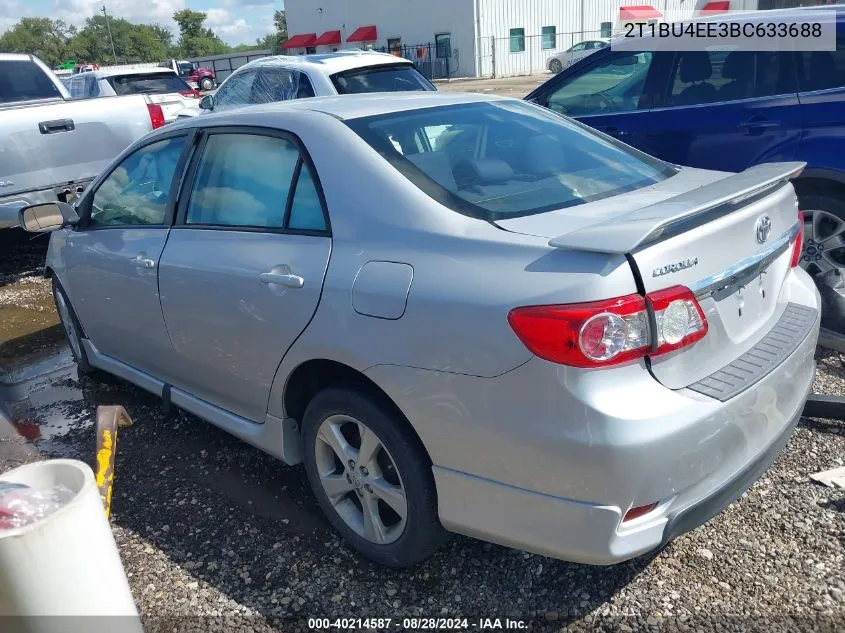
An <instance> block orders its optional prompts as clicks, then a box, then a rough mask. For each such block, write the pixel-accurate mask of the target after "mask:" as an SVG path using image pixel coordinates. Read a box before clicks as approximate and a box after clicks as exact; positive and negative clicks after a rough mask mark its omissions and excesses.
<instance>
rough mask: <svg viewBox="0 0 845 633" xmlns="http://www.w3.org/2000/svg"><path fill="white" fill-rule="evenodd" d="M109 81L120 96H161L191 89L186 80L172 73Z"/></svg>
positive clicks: (113, 78) (110, 78)
mask: <svg viewBox="0 0 845 633" xmlns="http://www.w3.org/2000/svg"><path fill="white" fill-rule="evenodd" d="M107 81H108V82H109V84H110V85H111V87H112V88H114V91H115V92H116V93H117V94H118V95H138V94H143V95H161V94H168V93H173V92H184V91H185V90H190V89H191V88H190V86H188V84H186V83H185V80H184V79H182V78H181V77H179V76H178V75H177V74H176V73H172V72H164V73H149V74H144V75H114V76H112V77H108V78H107Z"/></svg>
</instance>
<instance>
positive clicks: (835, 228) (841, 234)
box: [800, 210, 845, 276]
mask: <svg viewBox="0 0 845 633" xmlns="http://www.w3.org/2000/svg"><path fill="white" fill-rule="evenodd" d="M800 264H801V267H802V268H804V269H805V270H806V271H807V272H808V273H810V274H811V275H814V276H815V275H823V274H825V273H829V272H831V271H833V270H837V269H838V270H842V269H843V268H845V221H843V220H842V219H841V218H839V217H838V216H836V215H834V214H832V213H829V212H827V211H821V210H814V211H804V243H803V246H802V249H801V262H800Z"/></svg>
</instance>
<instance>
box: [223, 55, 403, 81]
mask: <svg viewBox="0 0 845 633" xmlns="http://www.w3.org/2000/svg"><path fill="white" fill-rule="evenodd" d="M385 64H411V62H410V61H409V60H407V59H403V58H401V57H396V56H395V55H390V54H388V53H379V52H377V51H362V50H357V49H356V50H346V51H337V52H335V53H321V54H320V53H318V54H315V55H272V56H270V57H262V58H260V59H255V60H253V61H251V62H249V63H248V64H245V65H243V66H241V68H239V69H238V70H243V69H246V68H263V67H267V66H283V67H287V68H291V67H297V68H300V69H302V70H312V71H316V72H319V73H323V74H327V75H329V74H331V75H333V74H335V73H339V72H343V71H345V70H354V69H355V68H366V67H368V66H382V65H385Z"/></svg>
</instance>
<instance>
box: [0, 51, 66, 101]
mask: <svg viewBox="0 0 845 633" xmlns="http://www.w3.org/2000/svg"><path fill="white" fill-rule="evenodd" d="M61 96H62V93H61V92H60V91H59V89H58V88H57V87H56V86H55V85H53V82H52V81H50V78H49V77H47V75H46V74H45V73H44V71H43V70H41V68H39V67H38V65H37V64H34V63H32V62H30V61H2V62H0V103H15V102H17V101H29V100H31V99H55V98H56V97H61Z"/></svg>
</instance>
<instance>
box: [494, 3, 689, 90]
mask: <svg viewBox="0 0 845 633" xmlns="http://www.w3.org/2000/svg"><path fill="white" fill-rule="evenodd" d="M478 3H479V26H480V28H479V35H480V41H479V46H478V55H479V74H480V75H482V76H490V75H493V74H495V75H496V76H498V77H506V76H509V75H519V74H528V73H537V72H545V70H546V64H547V61H546V60H547V59H548V58H549V57H551V56H552V55H555V54H557V53H559V52H561V51H564V50H566V49H568V48H569V47H570V46H572V45H574V44H577V43H578V42H581V41H583V40H588V39H598V38H599V37H600V36H601V25H602V22H610V23H612V25H613V26H612V28H613V31H614V32H616V31H618V29H619V28H620V23H619V8H620V7H623V6H631V5H634V6H642V5H649V6H652V7H654V8H655V9H657V10H658V11H660V12H662V13H664V14H668V15H670V16H671V18H672V19H687V18H689V17H691V16H692V14H693V11H694V9H695V0H650V1H649V0H516V1H515V0H478ZM544 26H554V27H555V33H556V34H555V37H554V46H553V47H552V48H544V42H543V37H542V27H544ZM513 28H523V29H525V50H524V51H522V52H511V51H510V29H513ZM547 43H548V41H547Z"/></svg>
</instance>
